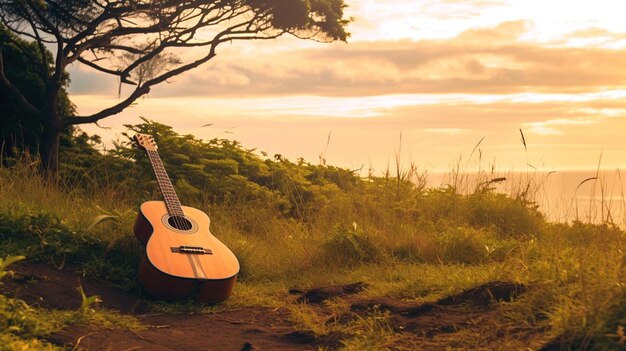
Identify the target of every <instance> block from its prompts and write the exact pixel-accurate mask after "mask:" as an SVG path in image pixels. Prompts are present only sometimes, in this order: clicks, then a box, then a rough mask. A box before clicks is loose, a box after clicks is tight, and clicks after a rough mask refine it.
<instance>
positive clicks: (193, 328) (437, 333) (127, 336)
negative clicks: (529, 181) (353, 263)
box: [1, 262, 545, 351]
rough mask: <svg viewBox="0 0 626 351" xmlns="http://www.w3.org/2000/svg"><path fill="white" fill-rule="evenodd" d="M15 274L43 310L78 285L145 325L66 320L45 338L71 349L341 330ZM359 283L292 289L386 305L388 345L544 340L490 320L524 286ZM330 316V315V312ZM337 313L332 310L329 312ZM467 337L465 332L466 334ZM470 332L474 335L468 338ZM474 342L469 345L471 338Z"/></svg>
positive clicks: (169, 346)
mask: <svg viewBox="0 0 626 351" xmlns="http://www.w3.org/2000/svg"><path fill="white" fill-rule="evenodd" d="M11 269H12V270H13V271H15V272H16V275H15V276H14V277H13V278H11V279H5V280H4V282H5V284H4V286H2V287H1V292H2V293H4V294H5V295H7V296H10V297H18V298H21V299H23V300H25V301H26V302H28V303H29V304H31V305H34V306H37V307H42V308H48V309H52V308H54V309H76V308H78V307H79V305H80V301H81V298H80V295H79V293H78V291H77V290H76V287H77V286H78V285H79V284H82V286H83V289H84V290H85V293H86V294H87V295H88V296H90V295H99V296H100V297H101V298H102V300H103V303H102V305H103V307H106V308H108V309H113V310H117V311H120V312H121V313H125V314H131V315H134V316H135V317H136V318H137V319H138V320H139V321H140V322H141V323H142V324H143V325H144V326H145V327H146V328H145V329H144V330H141V331H137V332H133V331H129V330H126V329H107V328H103V327H98V326H72V327H70V328H68V329H66V330H63V331H61V332H59V333H57V334H54V335H52V336H51V337H50V338H49V340H50V341H51V342H53V343H55V344H58V345H64V346H66V347H68V348H69V349H84V350H116V351H117V350H119V351H122V350H124V351H131V350H155V351H166V350H189V351H193V350H236V351H238V350H317V349H318V348H319V347H320V346H324V347H326V348H327V349H335V348H337V346H339V345H340V340H341V338H342V337H343V336H341V335H331V336H329V337H326V338H316V337H315V336H314V335H312V334H310V333H307V332H303V331H300V330H296V329H295V328H294V326H293V325H292V324H291V323H290V322H289V318H288V317H289V312H288V311H287V310H286V309H284V308H277V309H269V308H265V307H256V308H253V307H245V308H237V309H231V310H225V311H220V312H216V313H207V314H187V313H177V314H175V313H154V312H153V311H150V310H149V307H148V304H147V303H145V302H144V301H143V300H141V299H139V298H138V294H132V293H126V292H123V291H120V290H118V289H115V288H112V287H109V286H107V285H105V284H102V283H99V282H95V281H90V280H86V279H84V278H81V272H80V271H77V270H76V269H72V268H65V269H64V270H61V271H58V270H56V269H54V268H52V267H49V266H47V265H42V264H32V263H22V262H21V263H18V264H15V265H13V266H11ZM363 288H365V285H364V284H362V283H355V284H350V285H345V286H329V287H319V288H316V289H310V290H306V291H298V290H293V291H291V293H292V297H293V302H294V303H296V302H299V303H308V304H310V305H312V306H315V308H318V309H319V310H320V311H321V312H322V314H323V313H324V308H325V307H324V304H323V301H325V300H327V299H329V298H341V299H343V300H344V301H345V302H346V303H348V304H349V305H350V312H349V313H347V314H346V315H345V316H339V320H342V319H343V320H345V321H349V320H350V319H354V318H358V317H359V316H365V315H367V314H368V313H370V312H371V311H372V309H373V308H376V309H378V310H383V311H387V313H388V314H389V318H390V322H391V325H392V327H393V330H394V331H395V332H396V333H399V334H401V335H402V338H400V340H399V341H398V342H397V345H395V346H393V348H396V347H397V348H398V349H403V350H411V349H422V350H441V349H445V348H446V347H452V348H471V349H499V348H500V347H499V346H500V345H502V343H501V338H504V337H506V338H507V342H508V344H507V345H514V346H516V347H519V349H526V348H527V347H532V348H533V349H538V348H540V347H541V345H542V344H544V343H545V340H543V339H542V333H540V332H538V331H537V330H536V329H532V328H511V326H503V325H501V324H498V323H495V322H494V316H495V314H497V313H498V310H497V309H498V307H497V306H498V305H497V304H495V303H494V301H497V300H501V299H504V300H509V299H511V298H516V297H517V296H519V295H521V294H523V293H524V292H525V290H526V287H524V286H520V285H516V284H512V283H506V282H493V283H490V284H486V285H484V286H480V287H476V288H474V289H470V290H467V291H465V292H463V293H461V294H458V295H454V296H450V297H447V298H445V299H441V300H439V301H437V302H435V303H432V304H411V303H406V302H403V301H399V300H394V299H390V298H386V297H380V298H375V299H364V298H361V297H359V295H358V292H359V291H361V290H362V289H363ZM329 317H330V316H329ZM335 317H336V316H335ZM466 334H467V336H464V335H466ZM473 334H477V335H476V336H477V338H476V341H473V340H474V339H472V337H469V336H471V335H473ZM474 342H475V344H472V343H474Z"/></svg>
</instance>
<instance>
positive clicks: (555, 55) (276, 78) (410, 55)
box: [73, 21, 626, 97]
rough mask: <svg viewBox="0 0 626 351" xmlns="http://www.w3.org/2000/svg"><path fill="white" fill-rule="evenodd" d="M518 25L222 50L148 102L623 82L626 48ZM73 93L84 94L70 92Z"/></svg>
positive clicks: (559, 88) (572, 87)
mask: <svg viewBox="0 0 626 351" xmlns="http://www.w3.org/2000/svg"><path fill="white" fill-rule="evenodd" d="M529 25H530V24H529V23H528V22H525V21H513V22H505V23H501V24H499V25H497V26H495V27H491V28H477V29H469V30H467V31H465V32H463V33H461V34H459V35H458V36H456V37H454V38H449V39H445V40H422V41H411V40H400V41H374V42H357V43H353V44H347V45H346V44H339V43H336V44H328V45H320V46H319V47H316V48H314V49H311V48H308V49H302V50H298V49H296V50H291V51H289V50H281V51H279V52H276V53H268V52H265V53H264V55H258V56H251V55H250V54H249V53H246V54H237V53H236V52H234V51H232V50H231V51H229V52H227V53H226V54H224V55H221V56H218V57H217V58H216V59H215V60H214V61H213V62H212V63H210V64H209V65H207V66H203V67H201V68H199V69H196V70H195V71H193V72H189V73H187V74H185V75H183V76H181V77H178V78H175V79H173V80H172V81H173V84H172V85H169V86H166V87H165V88H157V89H154V90H153V93H152V94H153V96H156V97H172V96H286V95H320V96H374V95H381V94H432V93H435V94H444V93H471V94H485V93H518V92H535V93H536V92H546V93H555V92H564V93H573V92H578V93H580V92H590V91H598V90H602V89H607V88H615V87H620V86H623V85H625V84H626V67H625V66H624V65H623V58H624V56H625V54H626V49H611V48H601V47H574V48H572V47H566V46H548V45H544V44H540V43H533V42H525V41H521V40H520V39H519V38H520V36H522V35H523V34H524V32H525V30H526V29H527V28H528V27H529ZM73 92H75V93H77V94H80V93H83V92H84V91H81V90H80V89H74V88H73Z"/></svg>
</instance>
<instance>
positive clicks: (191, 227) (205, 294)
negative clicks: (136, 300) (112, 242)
mask: <svg viewBox="0 0 626 351" xmlns="http://www.w3.org/2000/svg"><path fill="white" fill-rule="evenodd" d="M181 208H182V211H183V213H184V217H174V218H172V216H171V215H170V214H169V213H168V210H167V207H166V204H165V202H163V201H147V202H144V203H143V204H142V205H141V208H140V211H139V214H138V216H137V220H136V222H135V228H134V231H135V235H136V236H137V238H138V239H139V240H140V241H141V242H142V243H143V244H144V245H145V246H146V253H145V255H144V257H143V259H142V262H141V266H140V267H139V279H140V281H141V284H142V286H143V287H144V288H145V289H146V291H148V293H150V294H151V295H153V296H154V297H156V298H159V299H164V300H179V299H186V298H189V297H195V298H196V299H197V300H198V301H201V302H207V303H216V302H221V301H224V300H226V299H227V298H228V297H229V296H230V294H231V292H232V289H233V286H234V285H235V281H236V279H237V273H239V262H238V261H237V258H236V257H235V255H234V254H233V253H232V252H231V251H230V250H229V249H228V248H227V247H226V246H225V245H224V244H223V243H222V242H220V241H219V240H218V239H217V238H216V237H214V236H213V235H212V234H211V232H210V231H209V223H210V220H209V217H208V216H207V215H206V214H205V213H204V212H202V211H200V210H198V209H195V208H193V207H188V206H181ZM176 220H178V221H179V222H176ZM181 220H182V221H186V222H185V225H183V226H181V225H179V224H180V221H181ZM179 228H183V229H179Z"/></svg>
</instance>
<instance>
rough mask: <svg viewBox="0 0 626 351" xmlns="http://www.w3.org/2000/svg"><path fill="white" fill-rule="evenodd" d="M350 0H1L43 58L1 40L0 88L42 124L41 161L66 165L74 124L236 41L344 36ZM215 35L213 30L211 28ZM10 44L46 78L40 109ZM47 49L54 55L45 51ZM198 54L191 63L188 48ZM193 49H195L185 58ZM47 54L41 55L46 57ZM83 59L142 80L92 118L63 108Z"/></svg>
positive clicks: (2, 9)
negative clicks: (17, 71) (8, 66)
mask: <svg viewBox="0 0 626 351" xmlns="http://www.w3.org/2000/svg"><path fill="white" fill-rule="evenodd" d="M345 6H346V5H345V4H344V0H0V21H2V24H3V25H4V26H5V27H6V28H7V29H8V30H9V31H10V32H11V33H13V34H16V35H18V36H20V37H22V38H29V39H31V40H33V41H34V42H35V43H36V46H37V48H38V51H39V54H38V55H34V54H33V53H32V52H31V51H30V50H28V48H26V47H25V45H24V44H23V43H22V42H20V41H17V40H15V36H9V35H3V36H2V37H1V39H0V92H2V93H3V94H6V95H9V96H11V97H12V98H13V99H14V100H15V101H16V102H17V103H19V104H20V106H21V108H22V109H23V111H25V113H27V114H29V115H31V116H35V117H36V118H38V119H39V120H40V121H41V124H42V126H43V134H44V137H43V140H42V144H41V145H40V148H41V150H40V151H41V156H42V165H43V167H44V169H45V170H47V172H48V173H49V174H53V175H54V174H56V173H57V172H58V165H59V160H58V155H59V135H60V133H61V131H62V129H63V128H64V127H66V126H70V125H77V124H82V123H97V122H98V121H100V120H101V119H103V118H106V117H110V116H112V115H115V114H117V113H119V112H121V111H122V110H124V109H125V108H126V107H128V106H130V105H131V104H132V103H133V102H134V101H136V100H137V99H138V98H139V97H141V96H144V95H146V94H148V93H149V92H150V89H151V88H152V87H153V86H155V85H157V84H160V83H163V82H165V81H166V80H168V79H170V78H172V77H175V76H177V75H179V74H182V73H184V72H187V71H189V70H192V69H194V68H197V67H198V66H200V65H202V64H204V63H206V62H208V61H209V60H211V59H212V58H214V57H215V56H216V49H217V47H218V46H219V45H220V44H222V43H224V42H231V41H235V40H255V39H273V38H277V37H279V36H281V35H283V34H286V33H288V34H293V35H295V36H297V37H299V38H311V39H316V40H321V41H334V40H342V41H345V40H346V38H347V36H348V33H347V32H346V30H345V27H346V25H347V23H348V22H349V21H348V20H347V19H345V18H344V14H343V10H344V8H345ZM206 33H211V34H210V35H208V37H207V34H206ZM7 45H14V46H15V47H17V48H20V49H21V51H22V53H23V54H24V56H25V57H26V58H27V59H28V60H30V61H31V63H32V64H34V65H37V67H38V74H39V75H40V77H41V79H42V80H43V82H44V87H43V99H42V104H41V105H40V106H37V105H36V104H35V103H34V102H33V101H32V100H30V99H29V97H28V96H27V94H25V93H24V91H22V90H21V89H20V88H19V86H18V85H16V84H15V83H14V82H12V81H11V79H9V77H8V75H7V74H6V73H5V71H4V64H3V55H4V52H5V47H6V46H7ZM46 47H50V48H51V50H52V51H53V57H49V56H48V55H46V54H45V52H46ZM192 48H193V49H194V50H193V51H194V52H199V54H198V55H197V56H196V57H193V58H191V59H189V60H182V59H180V58H178V56H177V54H178V53H180V52H181V50H186V49H187V50H188V49H192ZM185 56H186V55H185ZM38 58H41V60H38ZM73 63H80V64H84V65H87V66H89V67H91V68H93V69H95V70H97V71H99V72H101V73H104V74H107V75H113V76H116V77H118V79H119V82H120V86H121V85H122V84H124V85H128V86H131V87H133V88H132V89H131V92H130V93H129V94H128V95H127V96H124V97H122V98H121V99H120V101H119V102H118V103H116V104H115V105H113V106H110V107H108V108H105V109H103V110H102V111H99V112H97V113H94V114H92V115H87V116H69V115H64V114H63V113H62V111H60V110H59V108H58V101H59V98H60V96H61V91H62V88H63V86H64V79H65V78H64V71H65V69H66V68H67V67H68V65H70V64H73Z"/></svg>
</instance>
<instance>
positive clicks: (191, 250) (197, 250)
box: [171, 245, 213, 255]
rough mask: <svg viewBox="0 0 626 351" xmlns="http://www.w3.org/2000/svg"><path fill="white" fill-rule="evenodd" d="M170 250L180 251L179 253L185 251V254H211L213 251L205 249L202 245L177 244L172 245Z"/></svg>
mask: <svg viewBox="0 0 626 351" xmlns="http://www.w3.org/2000/svg"><path fill="white" fill-rule="evenodd" d="M171 250H172V252H180V253H186V254H194V255H212V254H213V251H211V249H205V248H204V247H202V246H186V245H183V246H178V247H172V248H171Z"/></svg>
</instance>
